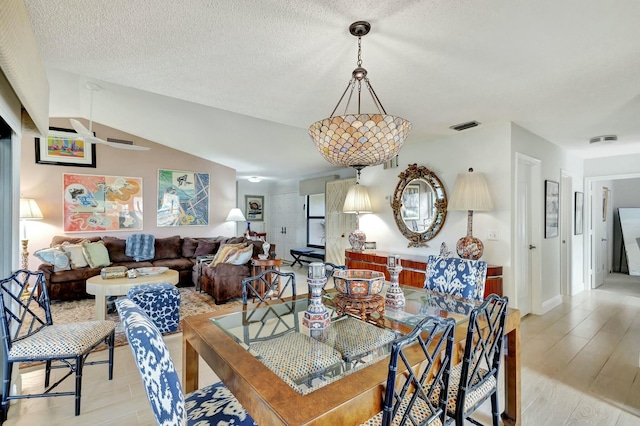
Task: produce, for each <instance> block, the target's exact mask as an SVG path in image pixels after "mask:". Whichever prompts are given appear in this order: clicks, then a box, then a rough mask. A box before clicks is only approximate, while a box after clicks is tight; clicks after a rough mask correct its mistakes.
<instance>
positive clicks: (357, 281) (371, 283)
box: [333, 269, 384, 298]
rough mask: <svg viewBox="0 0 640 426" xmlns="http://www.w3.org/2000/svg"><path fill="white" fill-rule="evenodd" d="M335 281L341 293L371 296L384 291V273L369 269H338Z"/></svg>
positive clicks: (351, 295) (334, 275) (334, 274)
mask: <svg viewBox="0 0 640 426" xmlns="http://www.w3.org/2000/svg"><path fill="white" fill-rule="evenodd" d="M333 282H334V284H335V287H336V290H337V291H338V292H339V293H342V294H346V295H347V296H350V297H360V298H365V297H371V296H373V295H375V294H378V293H380V292H381V291H382V287H383V286H384V273H382V272H378V271H370V270H368V269H346V270H336V271H335V272H334V273H333Z"/></svg>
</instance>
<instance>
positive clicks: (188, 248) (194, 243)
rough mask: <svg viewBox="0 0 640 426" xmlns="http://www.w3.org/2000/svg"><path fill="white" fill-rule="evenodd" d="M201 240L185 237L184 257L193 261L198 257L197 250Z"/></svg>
mask: <svg viewBox="0 0 640 426" xmlns="http://www.w3.org/2000/svg"><path fill="white" fill-rule="evenodd" d="M198 242H199V240H198V239H196V238H191V237H185V238H184V239H183V240H182V257H186V258H188V259H191V258H192V257H196V248H198Z"/></svg>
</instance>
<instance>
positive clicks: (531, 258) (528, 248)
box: [514, 153, 542, 316]
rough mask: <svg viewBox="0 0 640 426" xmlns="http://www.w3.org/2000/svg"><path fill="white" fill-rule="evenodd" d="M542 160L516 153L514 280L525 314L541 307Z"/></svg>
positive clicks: (519, 307)
mask: <svg viewBox="0 0 640 426" xmlns="http://www.w3.org/2000/svg"><path fill="white" fill-rule="evenodd" d="M538 182H540V161H539V160H537V159H535V158H532V157H529V156H526V155H523V154H519V153H518V154H516V186H515V191H516V193H515V197H514V199H515V210H516V228H515V247H514V252H515V253H514V259H515V279H516V303H517V308H518V309H519V310H520V314H521V315H522V316H524V315H526V314H528V313H531V312H534V313H535V311H536V310H537V309H539V308H540V307H539V306H538V305H539V303H540V302H539V292H540V254H539V249H538V246H539V244H540V234H541V232H542V227H541V225H540V223H541V220H542V217H541V213H540V210H541V195H540V194H541V187H540V184H539V183H538Z"/></svg>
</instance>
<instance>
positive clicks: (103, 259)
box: [82, 241, 111, 268]
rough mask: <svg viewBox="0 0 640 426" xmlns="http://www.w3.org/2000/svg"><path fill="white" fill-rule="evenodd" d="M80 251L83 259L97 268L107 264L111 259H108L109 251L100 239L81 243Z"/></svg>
mask: <svg viewBox="0 0 640 426" xmlns="http://www.w3.org/2000/svg"><path fill="white" fill-rule="evenodd" d="M82 252H83V253H84V257H85V259H87V262H88V263H89V266H90V267H92V268H99V267H101V266H109V265H110V264H111V260H110V259H109V252H108V251H107V248H106V247H105V245H104V243H103V242H102V241H96V242H95V243H86V242H85V243H82Z"/></svg>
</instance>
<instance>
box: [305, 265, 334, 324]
mask: <svg viewBox="0 0 640 426" xmlns="http://www.w3.org/2000/svg"><path fill="white" fill-rule="evenodd" d="M326 282H327V277H326V276H325V274H324V263H320V262H312V263H310V264H309V272H308V273H307V284H308V285H309V288H310V289H311V300H309V306H308V307H307V310H306V311H305V312H304V316H303V317H302V325H304V326H305V327H309V328H310V329H311V330H320V329H325V328H327V327H328V326H329V325H330V324H331V315H329V312H328V311H327V308H326V307H325V306H324V304H323V303H322V287H324V285H325V283H326Z"/></svg>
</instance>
